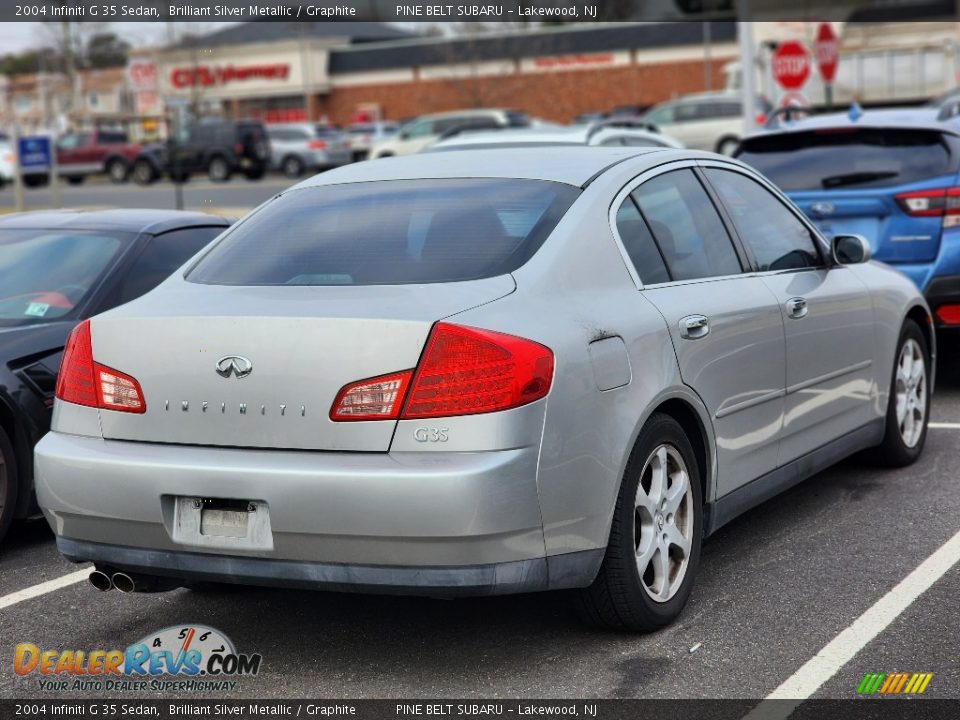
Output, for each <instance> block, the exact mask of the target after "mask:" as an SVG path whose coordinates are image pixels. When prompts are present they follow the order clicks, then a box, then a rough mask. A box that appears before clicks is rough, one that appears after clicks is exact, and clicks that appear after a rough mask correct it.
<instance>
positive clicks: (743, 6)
mask: <svg viewBox="0 0 960 720" xmlns="http://www.w3.org/2000/svg"><path fill="white" fill-rule="evenodd" d="M737 40H738V41H739V43H740V76H741V80H740V91H741V92H742V93H743V95H742V104H743V134H744V135H747V134H748V133H750V132H752V131H753V130H754V129H755V128H756V122H757V121H756V116H757V115H756V108H755V107H754V104H755V103H756V98H757V92H756V88H755V86H754V80H755V79H756V78H755V75H754V65H753V51H754V47H753V25H752V23H751V22H750V0H737Z"/></svg>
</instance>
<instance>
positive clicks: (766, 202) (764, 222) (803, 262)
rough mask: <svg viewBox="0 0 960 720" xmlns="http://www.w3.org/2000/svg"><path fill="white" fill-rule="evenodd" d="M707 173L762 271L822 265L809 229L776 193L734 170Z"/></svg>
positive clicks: (716, 170)
mask: <svg viewBox="0 0 960 720" xmlns="http://www.w3.org/2000/svg"><path fill="white" fill-rule="evenodd" d="M704 172H705V174H706V176H707V178H708V179H709V180H710V184H711V185H713V187H714V188H715V189H716V191H717V194H718V195H719V196H720V200H721V202H723V204H724V206H725V207H726V208H727V212H728V213H730V216H731V217H732V218H733V224H734V227H736V229H737V233H738V234H739V235H740V239H741V240H742V241H743V242H744V243H745V244H746V245H747V246H749V248H750V249H751V250H752V251H753V254H754V256H755V257H756V260H757V265H758V266H759V269H760V270H762V271H767V270H797V269H802V268H808V267H818V266H820V265H821V264H822V262H821V260H820V253H819V252H817V246H816V243H815V241H814V239H813V235H812V234H811V232H810V230H809V229H808V228H807V226H806V225H804V224H803V223H802V222H801V221H800V220H799V219H798V218H797V216H796V215H794V214H793V213H792V212H790V210H789V209H788V208H787V206H786V205H784V204H783V203H782V202H781V201H780V200H778V199H777V197H776V196H775V195H774V194H773V193H771V192H770V191H769V190H767V189H766V188H765V187H763V186H762V185H760V183H758V182H756V181H755V180H752V179H750V178H748V177H747V176H746V175H742V174H741V173H738V172H733V171H732V170H720V169H717V168H707V169H706V170H704Z"/></svg>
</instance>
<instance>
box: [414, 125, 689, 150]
mask: <svg viewBox="0 0 960 720" xmlns="http://www.w3.org/2000/svg"><path fill="white" fill-rule="evenodd" d="M545 145H594V146H601V147H651V148H675V149H682V148H683V143H681V142H680V141H679V140H676V139H675V138H672V137H670V136H669V135H664V134H663V133H661V132H658V131H656V130H655V129H646V128H636V127H617V126H614V125H605V124H594V125H590V126H586V127H585V126H574V127H556V128H553V127H551V128H550V129H543V128H536V127H534V128H522V129H517V130H488V131H480V132H463V133H459V134H456V135H451V136H449V137H446V138H441V139H440V140H437V141H436V142H434V143H432V144H431V145H428V146H427V147H425V148H424V149H423V150H421V151H420V152H441V151H446V150H487V149H491V148H501V147H539V146H545Z"/></svg>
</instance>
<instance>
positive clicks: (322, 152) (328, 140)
mask: <svg viewBox="0 0 960 720" xmlns="http://www.w3.org/2000/svg"><path fill="white" fill-rule="evenodd" d="M267 135H268V137H269V138H270V160H271V164H272V165H273V167H274V168H275V169H277V170H280V171H281V172H282V173H283V174H284V175H286V176H287V177H289V178H297V177H300V176H301V175H303V173H304V172H306V171H308V170H309V171H316V170H325V169H327V168H332V167H338V166H339V165H346V164H347V163H349V162H350V161H351V160H352V155H351V151H350V140H349V138H348V137H347V135H346V134H345V133H343V132H342V131H340V130H338V129H337V128H334V127H331V126H329V125H318V124H315V123H283V124H277V125H267Z"/></svg>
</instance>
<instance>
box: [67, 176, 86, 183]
mask: <svg viewBox="0 0 960 720" xmlns="http://www.w3.org/2000/svg"><path fill="white" fill-rule="evenodd" d="M84 180H86V178H85V177H84V176H83V175H68V176H67V182H68V183H70V184H71V185H83V181H84Z"/></svg>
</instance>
